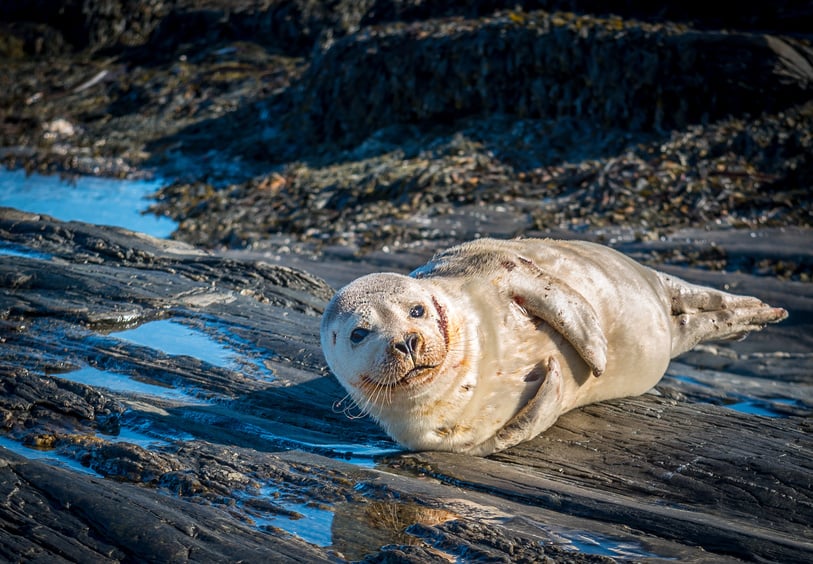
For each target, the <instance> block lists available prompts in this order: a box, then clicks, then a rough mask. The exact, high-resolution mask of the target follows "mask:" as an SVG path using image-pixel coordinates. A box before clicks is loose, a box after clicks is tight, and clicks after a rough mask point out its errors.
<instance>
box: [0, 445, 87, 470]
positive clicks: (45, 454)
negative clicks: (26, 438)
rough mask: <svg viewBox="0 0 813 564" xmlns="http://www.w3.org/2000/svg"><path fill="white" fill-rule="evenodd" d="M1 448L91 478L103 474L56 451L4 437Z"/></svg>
mask: <svg viewBox="0 0 813 564" xmlns="http://www.w3.org/2000/svg"><path fill="white" fill-rule="evenodd" d="M0 447H3V448H6V449H8V450H10V451H11V452H13V453H16V454H19V455H20V456H23V457H25V458H27V459H29V460H41V461H43V462H47V463H49V464H53V465H55V466H60V467H62V468H67V469H69V470H74V471H76V472H82V473H83V474H90V475H91V476H101V474H99V473H97V472H96V471H95V470H92V469H90V468H88V467H87V466H82V465H81V464H80V463H79V462H77V461H76V460H74V459H72V458H69V457H67V456H62V455H61V454H58V453H57V452H56V451H54V450H43V449H37V448H29V447H27V446H25V445H22V444H20V443H18V442H17V441H13V440H11V439H9V438H8V437H5V436H3V435H0Z"/></svg>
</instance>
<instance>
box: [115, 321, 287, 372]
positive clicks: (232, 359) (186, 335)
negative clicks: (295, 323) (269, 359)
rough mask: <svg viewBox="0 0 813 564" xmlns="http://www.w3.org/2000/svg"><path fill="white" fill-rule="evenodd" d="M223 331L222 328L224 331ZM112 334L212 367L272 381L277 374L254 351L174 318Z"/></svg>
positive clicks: (215, 326) (211, 327) (209, 325)
mask: <svg viewBox="0 0 813 564" xmlns="http://www.w3.org/2000/svg"><path fill="white" fill-rule="evenodd" d="M205 326H206V327H207V328H208V329H212V330H213V331H218V330H220V328H219V326H217V324H206V325H205ZM221 332H222V331H221ZM110 335H112V336H114V337H116V338H118V339H122V340H125V341H129V342H131V343H135V344H136V345H140V346H142V347H147V348H151V349H155V350H157V351H161V352H163V353H164V354H166V355H169V356H181V355H184V356H191V357H194V358H197V359H199V360H202V361H204V362H207V363H209V364H211V365H212V366H217V367H220V368H225V369H227V370H233V371H235V372H241V373H242V372H246V373H248V374H251V375H252V376H256V377H259V378H260V379H262V380H272V379H273V374H272V373H271V371H270V370H269V369H268V368H266V367H265V365H264V364H263V363H262V361H261V360H260V359H258V358H254V357H252V356H251V355H250V352H251V351H238V350H235V349H234V348H231V347H230V346H227V345H226V344H224V343H223V342H221V341H218V340H216V339H214V338H213V337H212V336H211V335H210V334H208V333H207V332H205V331H203V330H202V329H199V328H197V327H194V326H192V325H189V324H187V323H182V322H180V321H177V320H172V319H162V320H159V321H151V322H149V323H145V324H143V325H139V326H138V327H136V328H134V329H126V330H124V331H115V332H112V333H110Z"/></svg>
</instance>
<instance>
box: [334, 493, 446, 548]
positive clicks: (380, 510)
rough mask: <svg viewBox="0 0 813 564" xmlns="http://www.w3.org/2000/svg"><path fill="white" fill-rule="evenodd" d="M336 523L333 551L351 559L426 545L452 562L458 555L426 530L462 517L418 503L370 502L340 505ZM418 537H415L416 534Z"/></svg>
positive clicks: (336, 507) (337, 509)
mask: <svg viewBox="0 0 813 564" xmlns="http://www.w3.org/2000/svg"><path fill="white" fill-rule="evenodd" d="M335 512H336V517H335V519H334V520H333V529H332V533H333V549H334V550H336V551H337V552H338V553H340V554H341V555H342V556H343V557H344V558H346V559H347V560H352V561H357V560H363V559H364V557H365V556H366V555H368V554H373V553H375V552H377V551H379V550H380V549H381V547H382V546H387V545H408V546H426V547H429V549H430V550H431V551H433V552H435V553H436V554H438V555H439V556H441V557H444V558H447V559H449V560H451V561H454V560H455V556H454V555H452V554H450V553H447V552H445V551H444V550H443V548H442V546H441V544H442V543H438V542H437V539H434V538H431V537H432V535H430V536H429V537H428V538H427V537H426V536H425V532H426V531H425V529H424V530H420V529H417V530H416V528H415V526H416V525H422V526H424V527H435V526H437V525H442V524H443V523H446V522H447V521H452V520H454V519H458V518H460V516H459V515H457V514H455V513H452V512H451V511H446V510H445V509H435V508H432V507H426V506H423V505H419V504H417V503H408V502H400V501H394V500H379V501H370V502H369V503H338V504H336V506H335ZM413 532H414V533H415V534H412V533H413Z"/></svg>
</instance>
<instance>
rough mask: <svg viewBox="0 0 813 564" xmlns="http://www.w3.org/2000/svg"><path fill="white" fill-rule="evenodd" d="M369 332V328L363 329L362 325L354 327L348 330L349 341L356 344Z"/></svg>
mask: <svg viewBox="0 0 813 564" xmlns="http://www.w3.org/2000/svg"><path fill="white" fill-rule="evenodd" d="M369 334H370V330H369V329H364V328H363V327H356V328H355V329H353V330H352V331H350V342H351V343H353V344H354V345H358V344H359V343H360V342H362V341H363V340H364V337H366V336H367V335H369Z"/></svg>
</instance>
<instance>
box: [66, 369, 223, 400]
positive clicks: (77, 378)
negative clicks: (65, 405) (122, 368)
mask: <svg viewBox="0 0 813 564" xmlns="http://www.w3.org/2000/svg"><path fill="white" fill-rule="evenodd" d="M59 378H62V379H64V380H70V381H71V382H78V383H80V384H85V385H86V386H93V387H95V388H105V389H107V390H110V391H113V392H118V393H123V394H131V395H136V396H151V397H156V398H160V399H165V400H170V401H173V402H179V403H184V404H195V405H205V404H207V403H209V402H207V401H206V400H202V399H200V398H197V397H195V396H194V395H192V394H190V393H187V392H186V391H184V390H179V389H177V388H170V387H164V386H158V385H155V384H147V383H146V382H139V381H138V380H135V379H133V378H130V377H129V376H125V375H123V374H116V373H115V372H110V371H107V370H99V369H97V368H93V367H91V366H85V367H84V368H80V369H79V370H74V371H72V372H64V373H62V374H59Z"/></svg>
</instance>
